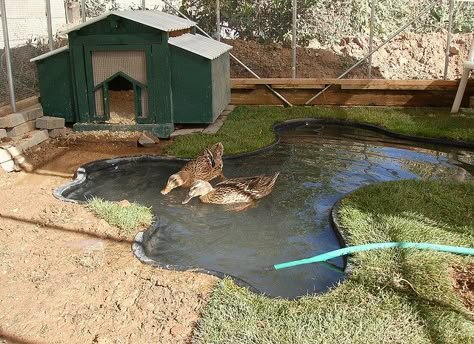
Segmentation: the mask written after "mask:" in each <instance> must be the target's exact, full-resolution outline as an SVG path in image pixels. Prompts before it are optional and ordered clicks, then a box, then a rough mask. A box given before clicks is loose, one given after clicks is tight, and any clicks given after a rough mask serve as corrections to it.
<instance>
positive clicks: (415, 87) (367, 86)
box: [340, 84, 456, 91]
mask: <svg viewBox="0 0 474 344" xmlns="http://www.w3.org/2000/svg"><path fill="white" fill-rule="evenodd" d="M340 87H341V89H343V90H412V91H425V90H432V91H435V90H436V91H452V90H453V89H455V88H456V85H455V84H454V85H382V84H380V85H377V84H365V85H341V86H340Z"/></svg>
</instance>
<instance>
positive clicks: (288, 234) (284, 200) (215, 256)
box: [65, 122, 473, 298]
mask: <svg viewBox="0 0 474 344" xmlns="http://www.w3.org/2000/svg"><path fill="white" fill-rule="evenodd" d="M278 134H279V135H280V138H281V142H280V143H279V144H278V145H277V146H276V147H275V148H274V149H273V150H271V151H269V152H266V153H262V154H259V155H255V156H250V157H244V158H239V159H230V160H226V161H225V163H224V172H225V175H226V176H227V177H237V176H248V175H256V174H260V173H268V174H270V173H273V172H275V171H280V172H281V174H280V177H279V179H278V181H277V184H276V187H275V190H274V192H273V193H272V194H271V195H270V196H268V197H266V198H264V199H262V200H260V201H258V202H257V203H256V205H255V206H252V207H250V208H248V209H246V210H245V211H242V212H234V211H231V210H230V209H229V207H225V206H213V205H206V204H201V203H199V201H198V200H193V201H192V202H191V203H190V204H189V205H186V206H183V205H181V201H182V200H183V198H184V197H185V194H186V191H185V190H176V191H173V192H171V193H170V194H169V195H166V196H163V195H161V194H160V192H159V191H160V188H161V187H162V186H163V185H164V184H165V182H166V179H167V178H168V176H169V175H170V174H172V173H174V172H176V171H177V170H178V169H179V168H180V166H181V165H182V162H178V161H154V160H142V161H135V162H127V163H125V162H124V163H121V164H118V165H117V166H114V167H110V168H107V169H104V170H101V171H98V172H93V173H91V174H90V175H89V178H88V180H87V181H86V182H85V183H84V184H82V185H80V186H79V187H77V188H76V189H74V190H72V191H70V192H69V193H68V194H67V195H65V196H67V197H70V198H73V199H78V200H84V199H85V198H86V197H90V196H92V195H95V196H99V197H103V198H105V199H109V200H122V199H128V200H129V201H135V202H139V203H142V204H145V205H147V206H151V207H153V209H154V211H155V212H156V214H158V216H159V219H160V221H159V223H157V224H156V226H155V227H154V228H151V229H149V230H148V231H147V232H146V233H145V251H146V253H147V255H148V256H149V257H150V258H152V259H154V260H156V261H157V262H159V263H161V264H163V265H169V266H170V267H173V266H175V267H183V266H184V267H201V268H205V269H210V270H215V271H221V272H224V273H227V274H230V275H233V276H236V277H238V278H240V279H242V280H244V281H246V282H248V283H249V284H251V285H252V286H253V287H255V288H256V289H258V290H260V291H261V292H264V293H266V294H268V295H271V296H283V297H289V298H292V297H296V296H300V295H304V294H307V293H314V292H322V291H325V290H326V289H327V288H328V287H330V286H332V285H333V284H334V283H336V282H337V281H339V280H341V279H343V278H344V274H343V273H342V272H341V271H340V270H338V269H337V268H334V266H331V265H328V264H311V265H304V266H300V267H296V268H293V269H287V270H281V271H267V270H265V267H266V266H269V265H272V264H275V263H278V262H284V261H289V260H294V259H301V258H304V257H310V256H313V255H315V254H318V253H323V252H326V251H330V250H333V249H338V248H340V244H339V242H338V240H337V237H336V235H335V233H334V232H333V230H332V228H331V227H330V224H329V211H330V209H331V207H332V206H333V205H334V203H335V202H336V201H337V200H338V199H339V198H341V197H342V196H343V195H344V194H347V193H348V192H351V191H353V190H355V189H357V188H359V187H361V186H364V185H368V184H372V183H377V182H382V181H390V180H399V179H407V178H424V179H431V178H447V179H457V180H466V179H472V175H471V173H470V171H472V168H473V166H472V156H473V154H472V152H470V151H466V150H458V149H446V147H444V148H443V147H430V146H427V145H423V146H422V145H416V144H415V145H414V144H413V143H410V142H406V141H400V140H393V139H390V138H387V137H385V136H383V135H379V134H376V133H374V132H371V131H367V130H362V129H356V128H349V127H341V126H335V125H319V124H318V125H316V124H312V123H304V122H303V123H300V124H298V125H293V126H292V127H291V128H286V129H279V130H278ZM461 160H462V161H461ZM333 262H334V263H335V264H336V266H342V265H343V261H342V259H339V260H337V259H336V260H334V261H333Z"/></svg>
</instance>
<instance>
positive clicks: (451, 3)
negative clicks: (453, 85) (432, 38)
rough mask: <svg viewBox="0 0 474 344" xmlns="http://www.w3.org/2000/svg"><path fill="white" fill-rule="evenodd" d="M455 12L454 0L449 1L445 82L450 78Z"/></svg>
mask: <svg viewBox="0 0 474 344" xmlns="http://www.w3.org/2000/svg"><path fill="white" fill-rule="evenodd" d="M453 12H454V0H449V22H448V33H447V37H446V55H445V57H444V74H443V79H444V80H446V79H447V77H448V67H449V51H450V50H451V31H452V30H453Z"/></svg>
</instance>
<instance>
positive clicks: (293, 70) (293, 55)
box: [291, 0, 297, 79]
mask: <svg viewBox="0 0 474 344" xmlns="http://www.w3.org/2000/svg"><path fill="white" fill-rule="evenodd" d="M292 3H293V6H292V7H293V14H292V20H291V36H292V37H291V77H292V78H293V79H295V78H296V10H297V8H296V6H297V0H292Z"/></svg>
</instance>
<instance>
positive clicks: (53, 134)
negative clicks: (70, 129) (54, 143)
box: [48, 128, 66, 139]
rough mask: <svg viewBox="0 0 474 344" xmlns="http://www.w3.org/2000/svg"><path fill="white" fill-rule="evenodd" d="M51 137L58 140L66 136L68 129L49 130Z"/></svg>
mask: <svg viewBox="0 0 474 344" xmlns="http://www.w3.org/2000/svg"><path fill="white" fill-rule="evenodd" d="M48 134H49V137H51V138H53V139H54V138H56V137H61V136H65V135H66V128H57V129H50V130H48Z"/></svg>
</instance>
